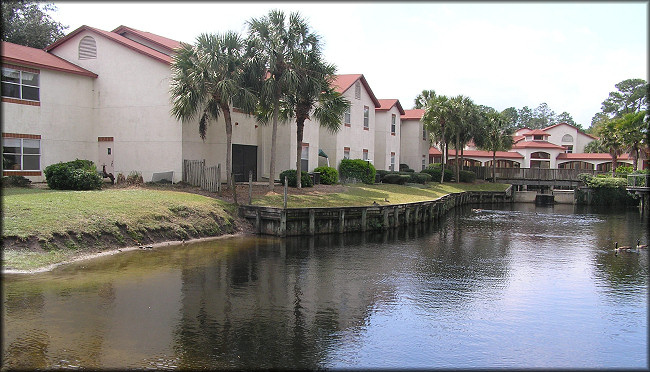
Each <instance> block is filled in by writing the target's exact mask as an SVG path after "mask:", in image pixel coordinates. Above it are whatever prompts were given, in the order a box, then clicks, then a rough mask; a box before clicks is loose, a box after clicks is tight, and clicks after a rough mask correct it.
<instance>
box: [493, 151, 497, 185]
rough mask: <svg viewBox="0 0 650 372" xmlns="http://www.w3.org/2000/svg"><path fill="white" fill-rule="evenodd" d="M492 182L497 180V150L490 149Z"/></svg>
mask: <svg viewBox="0 0 650 372" xmlns="http://www.w3.org/2000/svg"><path fill="white" fill-rule="evenodd" d="M492 182H494V183H496V182H497V151H496V150H494V151H492Z"/></svg>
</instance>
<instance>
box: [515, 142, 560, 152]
mask: <svg viewBox="0 0 650 372" xmlns="http://www.w3.org/2000/svg"><path fill="white" fill-rule="evenodd" d="M512 148H513V149H534V148H540V149H558V150H560V149H561V150H565V148H564V147H562V146H558V145H554V144H552V143H550V142H547V141H519V142H517V143H515V144H514V145H513V146H512Z"/></svg>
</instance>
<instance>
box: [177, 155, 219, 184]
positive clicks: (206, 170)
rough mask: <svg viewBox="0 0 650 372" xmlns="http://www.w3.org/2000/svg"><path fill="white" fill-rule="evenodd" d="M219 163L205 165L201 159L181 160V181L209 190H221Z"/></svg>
mask: <svg viewBox="0 0 650 372" xmlns="http://www.w3.org/2000/svg"><path fill="white" fill-rule="evenodd" d="M220 173H221V164H217V165H215V166H212V167H206V166H205V159H203V160H187V159H184V160H183V182H186V183H188V184H190V185H192V186H199V187H200V188H201V189H202V190H206V191H210V192H220V191H221V177H220V176H221V174H220Z"/></svg>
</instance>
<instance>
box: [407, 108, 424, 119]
mask: <svg viewBox="0 0 650 372" xmlns="http://www.w3.org/2000/svg"><path fill="white" fill-rule="evenodd" d="M422 115H424V110H423V109H413V110H404V114H403V115H402V120H420V119H422Z"/></svg>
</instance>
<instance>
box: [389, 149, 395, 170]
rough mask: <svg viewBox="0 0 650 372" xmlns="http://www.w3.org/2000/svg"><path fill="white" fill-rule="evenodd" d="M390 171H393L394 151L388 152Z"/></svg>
mask: <svg viewBox="0 0 650 372" xmlns="http://www.w3.org/2000/svg"><path fill="white" fill-rule="evenodd" d="M390 171H391V172H394V171H395V153H394V152H391V153H390Z"/></svg>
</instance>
